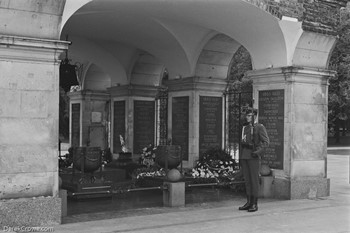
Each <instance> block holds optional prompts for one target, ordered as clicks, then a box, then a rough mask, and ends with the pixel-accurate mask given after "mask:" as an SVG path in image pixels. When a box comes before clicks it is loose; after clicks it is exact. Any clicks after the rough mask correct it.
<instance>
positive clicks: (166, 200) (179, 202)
mask: <svg viewBox="0 0 350 233" xmlns="http://www.w3.org/2000/svg"><path fill="white" fill-rule="evenodd" d="M164 185H165V186H166V187H167V189H165V190H163V204H164V206H168V207H176V206H184V205H185V182H174V183H172V182H164Z"/></svg>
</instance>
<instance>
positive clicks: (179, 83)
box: [164, 76, 227, 92]
mask: <svg viewBox="0 0 350 233" xmlns="http://www.w3.org/2000/svg"><path fill="white" fill-rule="evenodd" d="M164 85H165V86H167V87H169V91H192V90H195V91H216V92H223V91H225V89H226V86H227V80H226V79H220V78H207V77H197V76H195V77H187V78H181V79H172V80H167V81H164Z"/></svg>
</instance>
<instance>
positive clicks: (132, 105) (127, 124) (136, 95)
mask: <svg viewBox="0 0 350 233" xmlns="http://www.w3.org/2000/svg"><path fill="white" fill-rule="evenodd" d="M108 90H109V92H110V95H111V120H112V126H111V145H112V153H113V154H118V153H119V152H121V147H120V138H119V135H122V136H123V137H124V141H125V145H126V147H127V149H128V150H129V152H132V153H133V159H134V160H135V161H138V158H139V155H140V154H141V152H142V151H141V149H140V148H143V147H145V146H147V145H148V144H149V143H153V144H154V143H155V132H156V125H155V123H156V111H155V97H156V94H157V90H158V89H157V87H155V86H146V85H125V86H115V87H111V88H109V89H108ZM140 108H144V109H143V110H141V109H140ZM139 111H144V112H139ZM142 117H144V118H145V119H144V120H145V122H144V124H143V123H142V122H141V121H142V119H141V118H142ZM152 118H153V119H152Z"/></svg>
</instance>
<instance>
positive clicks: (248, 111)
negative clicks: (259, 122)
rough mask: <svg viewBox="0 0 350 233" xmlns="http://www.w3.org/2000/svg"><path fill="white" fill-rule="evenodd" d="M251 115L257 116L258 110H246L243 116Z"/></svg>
mask: <svg viewBox="0 0 350 233" xmlns="http://www.w3.org/2000/svg"><path fill="white" fill-rule="evenodd" d="M250 113H253V114H254V115H258V109H256V108H247V110H246V112H245V114H250Z"/></svg>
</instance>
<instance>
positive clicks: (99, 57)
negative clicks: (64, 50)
mask: <svg viewBox="0 0 350 233" xmlns="http://www.w3.org/2000/svg"><path fill="white" fill-rule="evenodd" d="M62 36H63V35H62ZM69 40H70V41H72V44H71V45H70V47H69V59H71V60H72V63H75V62H79V63H84V64H88V63H93V64H95V65H96V66H98V67H99V69H100V70H101V71H103V73H106V74H107V75H108V76H109V77H110V84H111V86H115V85H125V84H127V83H128V78H127V74H126V70H125V67H124V66H123V65H122V64H121V63H120V60H119V59H118V58H117V57H115V55H114V54H112V53H111V52H110V51H108V50H106V49H105V48H104V47H102V46H101V45H99V44H96V43H95V42H93V41H91V40H88V39H86V38H81V37H77V36H70V37H69ZM86 68H87V67H85V69H86ZM84 72H86V70H84Z"/></svg>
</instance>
